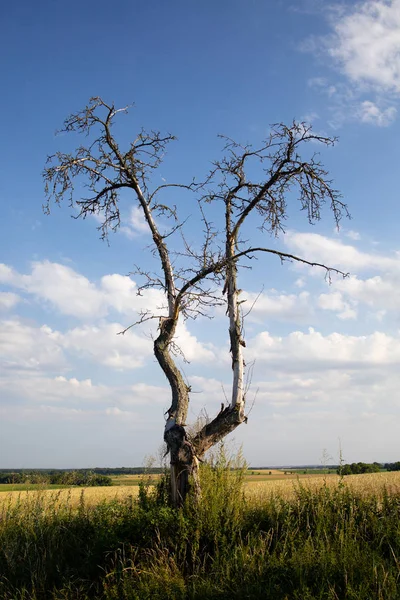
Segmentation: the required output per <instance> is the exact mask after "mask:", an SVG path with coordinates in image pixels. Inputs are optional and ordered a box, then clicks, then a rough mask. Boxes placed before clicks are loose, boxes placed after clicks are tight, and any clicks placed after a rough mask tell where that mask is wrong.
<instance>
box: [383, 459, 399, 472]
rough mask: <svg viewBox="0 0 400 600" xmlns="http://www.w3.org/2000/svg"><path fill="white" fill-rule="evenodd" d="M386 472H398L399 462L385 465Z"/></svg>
mask: <svg viewBox="0 0 400 600" xmlns="http://www.w3.org/2000/svg"><path fill="white" fill-rule="evenodd" d="M385 469H386V471H400V460H398V461H397V462H394V463H386V464H385Z"/></svg>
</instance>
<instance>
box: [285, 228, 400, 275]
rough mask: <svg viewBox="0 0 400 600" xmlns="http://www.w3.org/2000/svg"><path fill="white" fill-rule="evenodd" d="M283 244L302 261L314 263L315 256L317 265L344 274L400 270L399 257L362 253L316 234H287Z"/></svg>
mask: <svg viewBox="0 0 400 600" xmlns="http://www.w3.org/2000/svg"><path fill="white" fill-rule="evenodd" d="M284 241H285V244H286V245H287V246H288V247H289V248H290V249H291V250H293V251H295V252H297V253H298V255H299V256H300V257H301V258H305V259H306V260H309V261H314V260H316V257H318V262H321V263H323V264H325V265H327V266H329V267H336V268H338V269H340V270H342V271H344V272H352V273H354V272H357V271H366V270H370V271H376V270H378V271H393V272H399V271H400V255H398V254H395V256H394V257H389V256H384V255H379V254H369V253H367V252H361V251H360V250H357V248H355V247H354V246H351V245H349V244H344V243H343V242H341V241H340V240H337V239H332V238H328V237H325V236H323V235H320V234H317V233H293V232H288V233H286V235H285V236H284Z"/></svg>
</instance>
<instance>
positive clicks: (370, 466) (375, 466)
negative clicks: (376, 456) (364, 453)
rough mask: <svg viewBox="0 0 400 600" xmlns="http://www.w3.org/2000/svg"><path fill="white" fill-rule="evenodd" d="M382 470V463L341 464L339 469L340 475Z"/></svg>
mask: <svg viewBox="0 0 400 600" xmlns="http://www.w3.org/2000/svg"><path fill="white" fill-rule="evenodd" d="M381 470H382V465H381V464H380V463H377V462H374V463H363V462H358V463H351V465H349V464H345V465H340V466H339V467H338V469H337V474H338V475H361V474H364V473H379V471H381Z"/></svg>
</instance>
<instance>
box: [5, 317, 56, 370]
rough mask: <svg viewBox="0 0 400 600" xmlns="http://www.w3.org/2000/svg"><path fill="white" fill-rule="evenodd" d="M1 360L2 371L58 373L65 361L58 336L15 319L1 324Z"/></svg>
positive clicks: (48, 330)
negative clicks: (26, 370) (22, 370)
mask: <svg viewBox="0 0 400 600" xmlns="http://www.w3.org/2000/svg"><path fill="white" fill-rule="evenodd" d="M0 358H1V363H2V366H3V369H12V370H14V369H28V370H31V369H35V370H38V369H40V370H44V369H45V370H60V369H63V368H65V367H66V364H67V362H66V359H65V355H64V353H63V350H62V347H61V345H60V343H59V339H58V336H57V333H55V332H53V331H52V330H51V329H50V328H49V327H46V326H45V325H43V326H42V327H33V326H31V325H28V324H26V323H23V322H21V321H20V320H18V319H8V320H3V321H1V322H0Z"/></svg>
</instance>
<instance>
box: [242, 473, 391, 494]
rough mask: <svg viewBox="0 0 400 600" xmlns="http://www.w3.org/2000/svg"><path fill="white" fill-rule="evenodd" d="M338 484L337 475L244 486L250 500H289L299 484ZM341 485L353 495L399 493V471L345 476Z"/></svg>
mask: <svg viewBox="0 0 400 600" xmlns="http://www.w3.org/2000/svg"><path fill="white" fill-rule="evenodd" d="M340 482H341V479H340V477H339V476H338V475H318V476H315V475H313V476H306V475H304V476H299V477H290V478H289V477H288V478H286V479H279V480H276V479H275V480H273V479H272V480H271V481H268V480H264V481H261V482H260V483H257V482H255V481H250V482H248V483H247V484H246V491H247V492H248V493H249V495H250V496H251V497H252V498H256V499H258V498H259V499H262V498H263V497H264V498H265V497H266V496H269V495H271V494H276V495H280V496H282V497H284V498H290V497H292V496H294V493H295V489H296V486H298V485H299V484H301V485H302V486H304V487H306V488H309V489H311V490H316V489H319V488H321V487H322V486H325V485H326V486H328V487H337V486H338V485H339V483H340ZM342 483H343V484H344V485H345V486H347V487H349V488H350V489H352V490H353V491H354V492H355V493H359V494H360V493H361V494H364V495H375V494H376V495H378V496H379V495H380V494H381V493H382V491H383V489H384V488H386V490H387V491H388V493H389V494H393V493H400V471H395V472H391V473H387V472H384V473H366V474H365V475H347V476H346V477H343V480H342Z"/></svg>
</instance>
